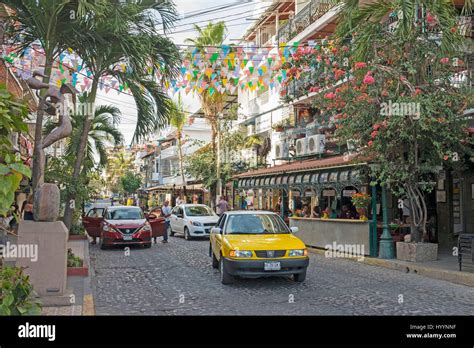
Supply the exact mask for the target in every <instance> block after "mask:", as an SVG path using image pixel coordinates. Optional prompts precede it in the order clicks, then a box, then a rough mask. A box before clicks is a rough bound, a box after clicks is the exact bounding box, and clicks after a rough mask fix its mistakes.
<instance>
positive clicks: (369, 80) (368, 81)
mask: <svg viewBox="0 0 474 348" xmlns="http://www.w3.org/2000/svg"><path fill="white" fill-rule="evenodd" d="M362 82H363V83H364V84H366V85H371V84H373V83H375V79H374V77H373V76H372V75H370V74H369V73H367V75H365V76H364V80H363V81H362Z"/></svg>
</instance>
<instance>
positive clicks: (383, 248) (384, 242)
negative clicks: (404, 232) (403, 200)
mask: <svg viewBox="0 0 474 348" xmlns="http://www.w3.org/2000/svg"><path fill="white" fill-rule="evenodd" d="M369 166H370V169H371V171H372V172H373V173H374V172H376V171H377V169H379V168H380V165H378V164H371V165H369ZM380 186H381V188H382V219H383V226H382V228H383V232H382V236H381V237H380V247H379V258H381V259H393V258H395V250H394V247H393V238H392V235H391V234H390V230H389V229H388V212H387V185H386V183H381V184H380ZM374 192H376V190H374V189H373V190H372V193H374ZM375 228H376V227H375Z"/></svg>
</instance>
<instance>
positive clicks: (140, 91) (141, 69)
mask: <svg viewBox="0 0 474 348" xmlns="http://www.w3.org/2000/svg"><path fill="white" fill-rule="evenodd" d="M175 19H176V11H175V7H174V5H173V4H172V3H171V2H169V1H167V0H159V1H148V2H141V4H135V3H133V2H131V3H125V4H123V3H121V4H120V5H115V6H109V7H108V8H107V10H106V11H105V12H104V16H99V17H95V16H90V17H88V18H87V19H86V20H84V21H83V22H82V28H81V30H79V31H78V33H77V35H76V36H75V37H74V38H75V39H74V44H73V47H74V49H75V50H76V52H77V53H78V54H79V56H80V57H81V58H82V59H83V61H84V64H85V65H86V66H87V68H88V69H89V70H90V71H91V72H92V73H93V79H92V86H91V90H90V93H89V99H88V103H89V105H92V108H91V109H93V108H94V103H95V99H96V94H97V88H98V85H99V82H100V79H101V78H102V77H103V76H112V77H115V78H117V79H118V81H119V82H120V83H121V84H122V85H124V86H128V88H129V89H130V91H131V94H132V96H133V98H134V100H135V103H136V106H137V109H138V120H137V125H136V129H135V134H134V141H137V140H139V139H140V138H141V137H143V136H145V135H147V134H149V133H151V132H153V131H155V130H157V129H159V128H161V127H163V126H165V125H166V124H167V123H168V118H169V105H170V104H169V102H168V100H169V98H168V96H167V95H166V93H165V91H164V88H163V87H164V84H163V83H164V80H166V79H167V78H171V77H174V76H176V75H177V73H178V71H179V69H178V67H179V63H180V57H179V51H178V49H177V47H176V46H175V45H174V44H173V42H172V41H171V40H169V39H168V38H167V37H165V36H163V35H162V34H161V33H160V29H163V31H164V32H167V31H168V29H169V28H170V26H171V25H172V23H173V21H174V20H175ZM157 71H159V73H160V75H161V76H162V81H161V83H160V82H157V81H155V80H154V78H153V76H154V73H155V72H157ZM91 121H92V120H91V118H90V117H88V118H87V119H86V120H85V122H84V129H83V133H82V138H81V140H80V142H79V149H78V152H77V158H76V162H75V165H74V170H73V178H77V177H78V176H79V174H80V171H81V166H82V164H83V158H84V155H85V150H86V144H87V142H86V139H87V133H88V131H89V129H90V127H91ZM73 198H74V197H73V196H70V197H69V199H68V200H71V199H73ZM71 217H72V211H71V209H70V208H69V205H67V206H66V210H65V212H64V223H65V224H66V226H68V227H69V226H70V224H71Z"/></svg>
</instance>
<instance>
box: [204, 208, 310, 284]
mask: <svg viewBox="0 0 474 348" xmlns="http://www.w3.org/2000/svg"><path fill="white" fill-rule="evenodd" d="M297 231H298V228H297V227H292V228H291V229H290V228H288V226H287V225H286V224H285V222H284V221H283V220H282V218H281V217H280V216H279V215H277V214H275V213H272V212H266V211H232V212H226V213H224V214H222V215H221V217H220V218H219V221H218V222H217V225H216V227H214V228H212V230H211V235H210V245H209V256H211V257H212V267H213V268H219V270H220V279H221V282H222V284H230V283H232V281H233V280H234V276H241V277H250V278H257V277H262V276H263V277H265V276H274V275H292V276H293V279H294V280H295V281H296V282H303V281H304V280H305V279H306V269H307V267H308V264H309V258H308V251H307V249H306V246H305V244H304V243H303V242H302V241H301V240H300V239H299V238H298V237H296V236H294V235H293V233H295V232H297Z"/></svg>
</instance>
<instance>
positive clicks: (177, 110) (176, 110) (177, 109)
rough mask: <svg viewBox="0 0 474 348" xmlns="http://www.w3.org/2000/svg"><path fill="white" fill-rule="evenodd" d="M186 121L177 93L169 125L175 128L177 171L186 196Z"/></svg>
mask: <svg viewBox="0 0 474 348" xmlns="http://www.w3.org/2000/svg"><path fill="white" fill-rule="evenodd" d="M186 122H187V117H186V114H185V113H184V112H183V103H182V101H181V94H179V95H178V102H177V103H176V104H175V103H173V105H172V109H171V114H170V125H171V126H173V127H174V128H176V139H177V140H178V157H179V171H180V175H181V180H182V183H183V187H184V190H185V192H184V195H185V196H186V177H185V175H184V164H183V162H184V160H183V127H184V125H185V124H186Z"/></svg>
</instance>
